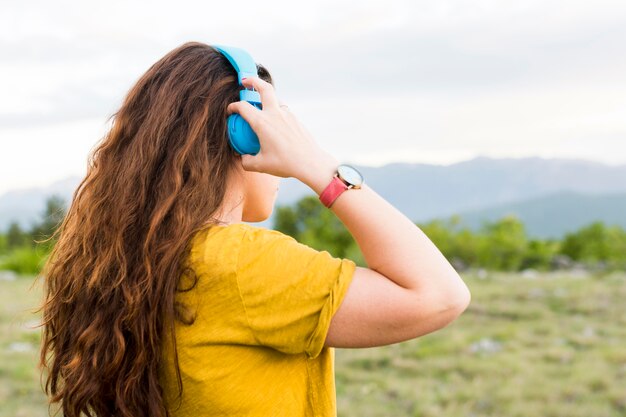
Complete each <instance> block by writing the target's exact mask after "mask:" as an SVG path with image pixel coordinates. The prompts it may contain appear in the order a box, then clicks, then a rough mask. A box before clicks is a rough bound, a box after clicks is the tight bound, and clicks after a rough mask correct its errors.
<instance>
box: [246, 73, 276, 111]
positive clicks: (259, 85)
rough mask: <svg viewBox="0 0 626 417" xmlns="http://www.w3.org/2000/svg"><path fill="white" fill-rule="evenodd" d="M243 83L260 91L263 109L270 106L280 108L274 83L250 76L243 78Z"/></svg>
mask: <svg viewBox="0 0 626 417" xmlns="http://www.w3.org/2000/svg"><path fill="white" fill-rule="evenodd" d="M241 83H242V84H243V85H244V87H246V88H250V87H253V88H254V89H255V90H256V91H258V92H259V95H260V96H261V104H262V106H263V110H265V109H268V108H278V98H277V97H276V92H275V91H274V86H273V85H272V84H270V83H268V82H267V81H265V80H264V79H262V78H259V77H248V78H246V79H245V80H241Z"/></svg>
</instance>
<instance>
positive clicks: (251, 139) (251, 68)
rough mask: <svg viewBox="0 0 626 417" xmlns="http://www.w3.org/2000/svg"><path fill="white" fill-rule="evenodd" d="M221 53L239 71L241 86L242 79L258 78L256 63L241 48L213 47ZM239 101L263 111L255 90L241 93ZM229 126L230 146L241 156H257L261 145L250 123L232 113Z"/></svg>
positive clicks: (259, 97)
mask: <svg viewBox="0 0 626 417" xmlns="http://www.w3.org/2000/svg"><path fill="white" fill-rule="evenodd" d="M211 46H213V47H214V48H215V49H217V50H218V51H219V52H221V53H222V54H223V55H224V56H225V57H226V58H228V61H229V62H230V63H231V64H232V66H233V67H235V71H237V81H238V82H239V85H241V86H243V84H242V83H241V79H242V78H247V77H258V74H257V67H256V63H255V62H254V60H253V59H252V56H250V54H249V53H247V52H246V51H244V50H243V49H241V48H235V47H232V46H224V45H211ZM239 99H240V100H242V101H247V102H248V103H250V104H252V105H253V106H255V107H257V108H259V109H263V107H262V105H261V95H260V94H259V93H258V92H257V91H255V90H254V89H252V90H248V89H247V88H244V89H243V90H241V91H239ZM227 125H228V140H229V142H230V145H231V146H232V147H233V149H235V151H236V152H237V153H238V154H240V155H246V154H250V155H256V154H257V153H258V152H259V150H261V144H260V143H259V138H258V137H257V135H256V133H254V130H252V128H251V127H250V125H249V124H248V122H247V121H246V120H245V119H244V118H243V117H241V116H240V115H239V114H237V113H231V114H230V115H229V116H228V119H227Z"/></svg>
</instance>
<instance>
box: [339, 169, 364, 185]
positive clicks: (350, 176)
mask: <svg viewBox="0 0 626 417" xmlns="http://www.w3.org/2000/svg"><path fill="white" fill-rule="evenodd" d="M337 172H338V173H339V175H340V176H341V178H343V179H344V180H346V181H348V182H349V183H350V184H352V185H355V186H360V185H361V184H363V176H362V175H361V173H360V172H359V171H357V169H356V168H354V167H353V166H350V165H339V166H338V167H337Z"/></svg>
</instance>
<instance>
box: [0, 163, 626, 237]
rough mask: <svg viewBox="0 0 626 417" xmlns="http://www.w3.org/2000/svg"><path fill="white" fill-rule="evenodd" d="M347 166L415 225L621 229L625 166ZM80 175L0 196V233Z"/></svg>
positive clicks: (283, 194) (295, 196)
mask: <svg viewBox="0 0 626 417" xmlns="http://www.w3.org/2000/svg"><path fill="white" fill-rule="evenodd" d="M342 162H344V163H348V164H351V163H350V162H349V161H342ZM351 165H353V166H355V167H356V168H357V169H358V170H359V171H360V172H361V173H362V174H363V176H364V178H365V182H366V183H367V184H368V185H369V187H370V188H372V189H373V190H374V191H376V192H377V193H378V194H380V195H381V196H382V197H383V198H385V199H386V200H388V201H389V202H390V203H391V204H393V205H394V206H395V207H396V208H398V210H400V211H401V212H402V213H404V214H405V215H406V216H407V217H409V218H410V219H411V220H413V221H414V222H427V221H430V220H433V219H437V218H440V219H445V218H448V217H449V216H452V215H455V214H458V215H460V216H461V218H462V220H463V221H464V223H466V224H467V225H468V226H469V227H470V228H472V229H477V228H479V227H480V225H481V223H482V222H483V221H492V220H496V219H498V218H500V217H502V216H504V215H506V214H515V215H518V216H519V217H520V219H521V220H522V221H523V222H524V224H525V225H526V229H527V232H528V234H529V235H530V236H532V237H542V238H546V237H554V238H560V237H562V236H563V235H564V234H565V233H567V232H569V231H573V230H576V229H578V228H579V227H581V226H583V225H585V224H588V223H591V222H592V221H596V220H600V221H604V222H606V223H607V224H616V225H620V226H622V227H624V228H626V165H619V166H611V165H606V164H603V163H600V162H592V161H587V160H580V159H547V158H540V157H528V158H489V157H484V156H481V157H477V158H474V159H471V160H467V161H462V162H458V163H454V164H451V165H432V164H423V163H391V164H387V165H384V166H381V167H370V166H361V165H358V164H351ZM80 179H81V178H79V177H69V178H66V179H64V180H61V181H57V182H55V183H53V184H51V185H49V186H47V187H40V188H30V189H23V190H14V191H9V192H7V193H5V194H3V195H1V196H0V230H6V228H7V227H8V225H9V223H10V222H11V221H12V220H16V221H18V222H19V223H20V224H21V225H22V226H23V227H29V226H30V225H31V224H32V223H33V222H34V221H36V220H37V219H39V218H40V217H41V213H42V212H43V210H44V207H45V199H46V198H47V197H48V196H50V195H52V194H57V195H60V196H61V197H62V198H64V199H65V200H66V201H68V202H69V201H70V200H71V198H72V194H73V192H74V190H75V188H76V186H77V185H78V183H79V182H80ZM306 195H315V194H314V192H313V191H312V190H311V189H310V188H308V187H307V186H306V185H304V184H303V183H301V182H300V181H298V180H296V179H294V178H283V179H281V184H280V191H279V194H278V197H277V200H276V205H278V206H280V205H291V204H294V203H295V202H297V201H298V200H299V199H300V198H302V197H304V196H306ZM274 212H276V211H274ZM272 224H273V216H272V217H270V218H269V219H268V220H266V221H264V222H261V223H256V225H258V226H261V227H271V226H272Z"/></svg>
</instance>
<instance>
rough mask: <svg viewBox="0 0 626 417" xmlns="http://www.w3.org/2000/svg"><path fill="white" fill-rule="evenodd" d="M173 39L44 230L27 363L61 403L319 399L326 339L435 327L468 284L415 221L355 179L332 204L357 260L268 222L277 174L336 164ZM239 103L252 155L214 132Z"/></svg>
mask: <svg viewBox="0 0 626 417" xmlns="http://www.w3.org/2000/svg"><path fill="white" fill-rule="evenodd" d="M257 66H258V73H259V77H252V78H248V79H246V80H244V81H243V83H244V86H245V87H246V88H254V89H255V90H257V91H258V92H259V93H260V95H261V100H262V107H263V109H262V110H260V109H259V108H256V107H254V106H252V105H251V104H250V103H248V102H245V101H238V93H239V90H240V88H241V87H240V86H239V84H238V81H237V77H236V73H235V71H234V69H233V67H232V66H231V65H230V64H229V62H228V61H227V59H226V58H225V57H224V56H223V55H221V54H220V53H219V52H218V51H216V50H215V49H214V48H213V47H211V46H209V45H205V44H203V43H198V42H189V43H186V44H184V45H182V46H180V47H178V48H176V49H175V50H173V51H171V52H170V53H168V54H167V55H166V56H164V57H163V58H162V59H161V60H159V61H158V62H157V63H156V64H154V65H153V66H152V67H151V68H150V69H149V70H148V71H147V72H146V73H145V74H144V75H143V76H142V77H141V78H140V79H139V80H138V82H137V83H136V84H135V86H134V87H133V88H132V89H131V90H130V91H129V93H128V95H127V96H126V98H125V100H124V102H123V104H122V106H121V108H120V109H119V110H118V111H117V112H116V113H115V114H114V115H113V116H115V119H114V123H113V125H112V127H111V130H110V131H109V132H108V134H107V135H106V137H105V138H104V140H103V141H102V142H101V143H100V144H99V145H98V146H97V147H96V148H95V150H94V151H93V153H92V155H91V156H90V161H89V167H88V172H87V175H86V177H85V178H84V180H83V181H82V182H81V184H80V185H79V186H78V188H77V190H76V192H75V194H74V198H73V201H72V204H71V206H70V208H69V210H68V213H67V215H66V217H65V219H64V221H63V223H62V224H61V226H60V228H59V229H58V230H57V232H56V233H55V235H56V234H58V242H57V244H56V245H55V247H54V249H53V252H52V253H51V255H50V258H49V261H48V262H47V264H46V265H45V268H44V271H43V274H42V276H44V277H45V280H46V286H45V300H44V303H43V305H42V310H43V323H42V324H43V326H44V331H43V340H42V349H41V361H40V365H41V367H42V372H43V370H47V371H48V376H47V379H46V386H45V390H46V392H47V393H48V394H49V395H50V397H51V398H50V402H51V403H56V402H60V403H61V407H62V410H63V414H64V415H65V416H67V417H74V416H76V417H77V416H79V415H80V414H81V413H84V414H85V415H91V416H127V417H131V416H132V417H138V416H166V415H170V416H218V415H219V416H227V415H228V416H333V415H336V403H335V385H334V375H333V366H334V350H333V347H343V348H349V347H351V348H358V347H373V346H383V345H387V344H391V343H397V342H401V341H404V340H409V339H412V338H416V337H418V336H420V335H423V334H426V333H429V332H432V331H435V330H437V329H440V328H442V327H444V326H446V325H447V324H448V323H450V322H451V321H453V320H454V319H455V318H456V317H458V316H459V315H460V314H461V312H462V311H463V310H464V309H465V308H466V307H467V305H468V303H469V301H470V294H469V291H468V289H467V287H466V286H465V284H464V283H463V281H462V279H461V278H460V277H459V275H458V274H457V273H456V271H455V270H454V269H453V268H452V266H451V265H450V264H449V263H448V262H447V261H446V259H445V258H444V257H443V255H442V254H441V253H440V252H439V250H438V249H437V248H436V247H435V246H434V245H433V244H432V242H431V241H430V240H429V239H428V238H427V237H426V236H425V235H424V234H423V233H422V231H421V230H420V229H419V228H418V227H417V226H416V225H415V224H413V222H411V221H410V220H409V219H408V218H407V217H405V216H404V215H403V214H402V213H400V212H399V211H398V210H397V209H396V208H394V207H393V206H392V205H391V204H389V203H388V202H387V201H385V200H384V199H383V198H382V197H380V196H379V195H378V194H377V193H376V192H374V191H373V190H372V189H371V188H370V187H368V186H367V185H366V184H363V186H362V187H361V188H360V189H354V188H351V189H349V190H346V191H345V192H343V193H342V194H341V195H339V196H338V197H337V198H336V200H335V201H334V202H333V204H332V205H331V206H330V208H329V209H330V210H332V211H333V212H334V213H335V214H336V215H337V216H338V217H339V218H340V220H341V221H342V222H343V224H345V226H346V227H347V228H348V230H349V231H350V233H351V234H352V235H353V236H354V238H355V240H356V241H357V243H358V245H359V247H360V248H361V250H362V252H363V255H364V257H365V260H366V262H367V264H368V266H369V268H365V267H357V266H356V264H355V263H354V262H353V261H352V260H350V259H341V258H335V257H332V256H331V255H330V254H329V252H327V251H317V250H314V249H313V248H310V247H308V246H306V245H303V244H301V243H299V242H297V241H296V240H295V239H294V238H292V237H290V236H288V235H285V234H283V233H280V232H278V231H274V230H267V229H264V228H261V227H257V226H253V225H249V224H246V223H243V222H259V221H263V220H265V219H267V218H268V217H269V216H270V214H271V212H272V207H273V204H274V201H275V199H276V194H277V189H278V181H279V179H280V178H285V177H294V178H297V179H299V180H300V181H302V182H303V183H305V184H306V185H308V186H309V187H310V188H311V189H312V190H313V191H314V192H316V193H317V194H318V195H320V194H322V192H323V191H324V190H325V188H326V187H327V186H328V184H329V183H330V182H331V180H332V179H333V176H334V173H335V172H336V169H337V167H338V165H339V162H338V160H336V159H335V158H334V157H333V156H332V155H330V154H329V153H328V152H326V151H324V150H322V149H321V148H320V147H319V146H318V145H317V144H316V142H315V141H314V140H313V138H312V137H311V135H310V134H309V133H308V132H307V130H306V129H305V128H304V126H303V125H302V124H301V123H300V122H299V121H298V119H297V118H296V117H295V116H294V115H293V114H292V113H291V112H290V111H289V109H288V108H287V107H286V106H285V105H281V103H280V101H279V99H278V98H277V96H276V92H275V90H274V88H273V82H272V78H271V76H270V74H269V73H268V71H267V70H266V69H265V68H264V67H263V66H261V65H257ZM232 113H239V114H240V115H241V116H242V117H243V118H244V119H245V120H246V121H247V122H248V123H249V124H250V125H251V127H252V128H253V130H254V131H255V133H256V134H257V135H258V137H259V141H260V144H261V151H260V152H259V153H258V154H257V155H254V156H253V155H243V156H241V155H239V154H237V153H236V152H234V150H233V149H232V148H231V147H230V145H229V142H228V138H227V131H226V118H227V116H228V115H229V114H232Z"/></svg>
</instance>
